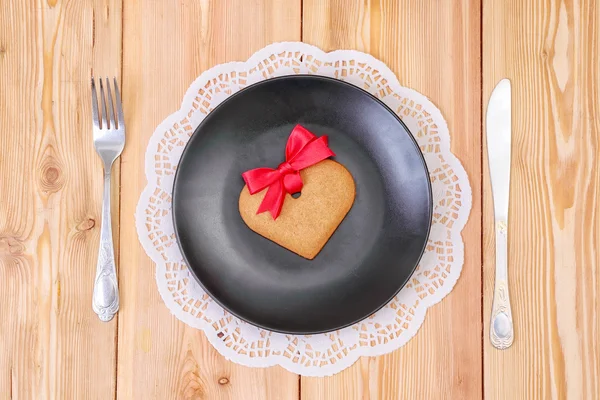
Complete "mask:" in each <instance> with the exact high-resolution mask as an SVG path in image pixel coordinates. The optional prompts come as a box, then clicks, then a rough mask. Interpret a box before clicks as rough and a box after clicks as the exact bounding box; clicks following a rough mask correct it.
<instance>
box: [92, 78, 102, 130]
mask: <svg viewBox="0 0 600 400" xmlns="http://www.w3.org/2000/svg"><path fill="white" fill-rule="evenodd" d="M92 124H93V125H94V126H95V127H96V128H98V127H99V124H100V120H99V119H98V97H97V95H96V84H95V82H94V77H93V76H92Z"/></svg>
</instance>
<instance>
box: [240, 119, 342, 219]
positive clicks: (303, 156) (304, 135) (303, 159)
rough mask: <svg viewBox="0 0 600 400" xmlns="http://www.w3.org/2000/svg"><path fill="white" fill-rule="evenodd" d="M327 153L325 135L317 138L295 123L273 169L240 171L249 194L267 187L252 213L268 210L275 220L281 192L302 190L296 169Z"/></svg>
mask: <svg viewBox="0 0 600 400" xmlns="http://www.w3.org/2000/svg"><path fill="white" fill-rule="evenodd" d="M331 156H335V154H334V153H333V151H331V149H330V148H329V146H328V140H327V136H321V137H319V138H318V137H316V136H315V135H313V134H312V133H311V132H310V131H309V130H307V129H306V128H304V127H303V126H300V125H296V126H295V127H294V129H293V130H292V133H291V134H290V137H289V138H288V141H287V145H286V146H285V162H283V163H281V164H280V165H279V167H277V169H271V168H256V169H251V170H249V171H246V172H244V173H243V174H242V178H244V181H245V182H246V185H248V190H249V191H250V194H255V193H257V192H260V191H261V190H263V189H264V188H266V187H268V188H269V189H268V190H267V194H266V195H265V198H264V199H263V201H262V203H260V207H258V211H257V212H256V213H257V214H260V213H262V212H265V211H269V212H270V213H271V215H272V216H273V219H277V217H278V216H279V213H281V208H282V207H283V201H284V200H285V194H286V193H290V194H293V193H297V192H299V191H300V190H302V178H300V172H299V171H300V170H302V169H304V168H307V167H310V166H311V165H314V164H316V163H318V162H319V161H323V160H324V159H326V158H328V157H331Z"/></svg>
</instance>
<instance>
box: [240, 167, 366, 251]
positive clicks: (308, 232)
mask: <svg viewBox="0 0 600 400" xmlns="http://www.w3.org/2000/svg"><path fill="white" fill-rule="evenodd" d="M300 177H301V179H302V182H303V187H302V190H301V192H300V196H299V197H298V198H294V196H292V195H290V194H289V193H287V194H285V200H284V201H283V206H282V208H281V212H280V214H279V215H278V216H277V218H276V219H274V218H273V216H272V215H271V214H270V213H268V212H263V213H259V214H257V210H258V209H259V207H260V205H261V203H262V201H263V198H264V197H265V194H266V192H267V190H268V188H265V189H263V190H262V191H260V192H258V193H256V194H254V195H251V194H250V192H249V190H248V186H244V188H243V189H242V192H241V193H240V198H239V210H240V215H241V216H242V219H243V220H244V222H245V223H246V225H248V227H249V228H250V229H252V230H253V231H254V232H256V233H258V234H259V235H261V236H264V237H266V238H267V239H269V240H272V241H273V242H275V243H277V244H279V245H280V246H283V247H285V248H286V249H288V250H291V251H293V252H294V253H296V254H298V255H300V256H302V257H305V258H307V259H309V260H312V259H313V258H315V257H316V255H317V254H318V253H319V252H320V251H321V249H322V248H323V246H325V243H327V241H328V240H329V238H330V237H331V235H332V234H333V233H334V232H335V230H336V229H337V227H338V225H339V224H340V223H341V222H342V220H343V219H344V217H345V216H346V214H347V213H348V211H350V208H351V207H352V204H353V203H354V197H355V196H356V187H355V185H354V179H353V178H352V175H351V174H350V172H349V171H348V170H347V169H346V168H345V167H344V166H343V165H341V164H339V163H337V162H335V161H332V160H323V161H320V162H319V163H317V164H315V165H313V166H310V167H308V168H305V169H302V170H301V171H300Z"/></svg>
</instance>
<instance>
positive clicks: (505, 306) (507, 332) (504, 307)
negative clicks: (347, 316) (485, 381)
mask: <svg viewBox="0 0 600 400" xmlns="http://www.w3.org/2000/svg"><path fill="white" fill-rule="evenodd" d="M507 234H508V229H507V224H506V221H496V280H495V283H494V300H493V304H492V320H491V323H490V341H491V342H492V345H493V346H494V347H495V348H497V349H500V350H504V349H507V348H509V347H510V345H512V343H513V340H514V337H515V332H514V327H513V318H512V310H511V307H510V298H509V295H508V235H507Z"/></svg>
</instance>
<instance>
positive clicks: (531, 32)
mask: <svg viewBox="0 0 600 400" xmlns="http://www.w3.org/2000/svg"><path fill="white" fill-rule="evenodd" d="M483 22H484V24H483V72H484V75H483V100H484V102H485V103H486V106H487V101H488V99H489V96H490V94H491V91H492V89H493V88H494V86H495V85H496V83H497V82H498V81H499V80H500V79H502V78H504V77H508V78H509V79H511V81H512V99H513V106H512V113H513V114H512V129H513V146H512V176H511V198H510V201H511V203H510V215H509V226H510V227H511V228H510V230H509V232H510V233H509V235H510V238H509V279H510V282H509V285H510V293H511V299H512V310H513V317H514V324H515V341H514V344H513V345H512V347H511V348H509V349H507V350H505V351H497V350H495V349H494V348H492V347H491V345H490V344H489V340H488V337H489V312H490V310H491V301H492V295H493V284H494V265H495V264H494V263H495V260H494V251H495V249H494V231H493V221H492V216H493V207H492V202H491V187H490V183H489V175H488V170H487V164H486V168H485V169H484V194H485V207H484V215H485V218H484V254H485V257H484V299H485V304H484V322H485V332H484V337H485V341H484V342H485V345H484V360H485V365H484V371H485V374H484V382H485V385H484V387H485V397H486V399H566V398H569V399H598V398H600V342H599V341H598V338H599V335H600V333H599V332H600V319H599V318H598V315H600V309H599V308H598V305H599V304H600V274H599V271H598V268H600V253H599V252H598V250H597V249H598V247H600V217H599V211H600V203H599V201H600V169H599V167H598V154H599V153H600V147H599V138H600V67H599V64H598V60H599V58H600V5H599V4H598V2H597V1H594V0H583V1H578V2H571V1H542V0H531V1H527V2H523V1H520V0H485V1H484V9H483Z"/></svg>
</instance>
